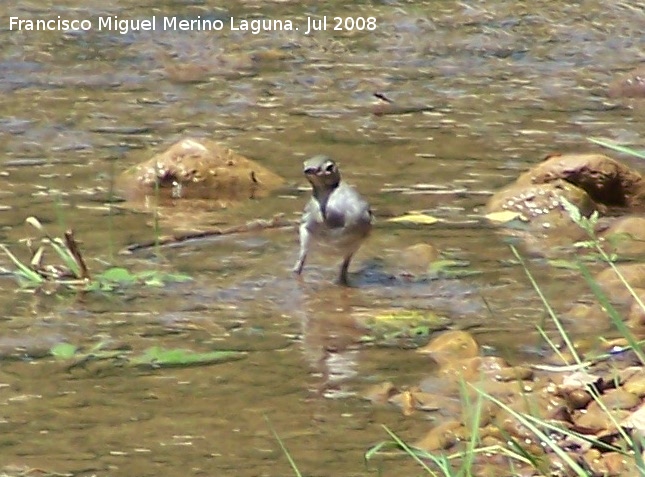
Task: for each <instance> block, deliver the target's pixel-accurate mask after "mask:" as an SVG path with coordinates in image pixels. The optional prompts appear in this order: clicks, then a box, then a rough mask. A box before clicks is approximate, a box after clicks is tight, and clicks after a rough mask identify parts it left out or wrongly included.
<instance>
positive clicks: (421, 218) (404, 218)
mask: <svg viewBox="0 0 645 477" xmlns="http://www.w3.org/2000/svg"><path fill="white" fill-rule="evenodd" d="M388 222H409V223H412V224H423V225H432V224H434V223H435V222H439V219H438V218H436V217H433V216H431V215H426V214H406V215H401V216H400V217H393V218H391V219H388Z"/></svg>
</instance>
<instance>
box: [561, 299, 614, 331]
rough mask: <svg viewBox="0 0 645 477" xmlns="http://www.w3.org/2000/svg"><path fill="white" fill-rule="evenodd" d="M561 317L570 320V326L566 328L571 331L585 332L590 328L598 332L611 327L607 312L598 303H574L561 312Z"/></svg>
mask: <svg viewBox="0 0 645 477" xmlns="http://www.w3.org/2000/svg"><path fill="white" fill-rule="evenodd" d="M562 318H563V319H564V320H567V322H571V325H570V326H571V328H568V329H569V330H570V332H571V333H573V332H574V331H578V332H587V331H589V330H590V329H593V330H597V331H598V332H599V333H600V332H602V331H607V330H609V329H610V328H611V320H610V319H609V316H608V315H607V312H606V311H605V310H603V309H602V306H601V305H600V304H598V303H576V304H574V305H573V306H572V307H571V308H570V309H569V310H568V311H566V312H564V313H563V314H562Z"/></svg>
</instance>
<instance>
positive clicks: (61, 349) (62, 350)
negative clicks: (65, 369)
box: [49, 343, 78, 359]
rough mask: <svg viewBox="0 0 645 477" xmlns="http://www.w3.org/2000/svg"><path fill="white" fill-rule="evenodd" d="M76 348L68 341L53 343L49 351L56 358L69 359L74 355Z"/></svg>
mask: <svg viewBox="0 0 645 477" xmlns="http://www.w3.org/2000/svg"><path fill="white" fill-rule="evenodd" d="M77 351H78V348H76V346H74V345H73V344H69V343H58V344H57V345H54V346H53V347H52V349H50V350H49V352H50V353H51V354H52V356H54V357H55V358H57V359H71V358H73V357H74V356H76V352H77Z"/></svg>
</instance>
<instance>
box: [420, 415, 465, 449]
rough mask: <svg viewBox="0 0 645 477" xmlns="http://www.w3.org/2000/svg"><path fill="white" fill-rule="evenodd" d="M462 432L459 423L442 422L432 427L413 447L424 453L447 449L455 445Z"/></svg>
mask: <svg viewBox="0 0 645 477" xmlns="http://www.w3.org/2000/svg"><path fill="white" fill-rule="evenodd" d="M464 432H465V428H464V427H463V426H462V425H461V423H460V422H459V421H447V422H443V423H441V424H439V425H438V426H436V427H434V428H433V429H432V430H431V431H430V432H428V433H427V434H426V435H425V437H423V438H422V439H421V440H419V441H418V442H417V443H416V444H414V446H415V447H418V448H419V449H423V450H426V451H435V450H443V449H448V448H450V447H452V446H453V445H454V444H455V443H457V441H458V440H459V435H461V434H463V433H464Z"/></svg>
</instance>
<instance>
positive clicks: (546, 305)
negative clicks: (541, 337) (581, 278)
mask: <svg viewBox="0 0 645 477" xmlns="http://www.w3.org/2000/svg"><path fill="white" fill-rule="evenodd" d="M510 247H511V251H512V252H513V255H515V258H516V259H517V260H518V261H519V262H520V265H521V266H522V268H523V269H524V273H525V274H526V276H527V277H528V279H529V281H530V282H531V286H532V287H533V289H534V290H535V292H536V293H537V294H538V296H539V297H540V300H541V301H542V305H543V306H544V308H545V309H546V311H547V313H548V314H549V316H550V317H551V319H552V320H553V323H554V324H555V326H556V328H557V330H558V333H559V334H560V336H561V337H562V340H563V341H564V343H565V344H566V346H567V349H568V350H569V351H570V352H571V356H573V359H575V360H576V363H578V364H580V363H581V362H582V360H581V359H580V356H578V352H577V351H576V348H575V346H574V345H573V343H572V342H571V339H570V338H569V335H568V334H567V332H566V331H565V329H564V327H563V326H562V322H561V321H560V319H559V318H558V316H557V315H556V313H555V311H554V310H553V308H552V307H551V304H550V303H549V302H548V300H547V299H546V297H545V296H544V293H542V290H541V289H540V286H539V285H538V284H537V282H536V281H535V278H534V277H533V274H532V273H531V271H530V270H529V269H528V267H527V266H526V262H524V259H523V258H522V256H521V255H520V254H519V252H518V251H517V249H516V248H515V247H514V246H513V245H511V246H510Z"/></svg>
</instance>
